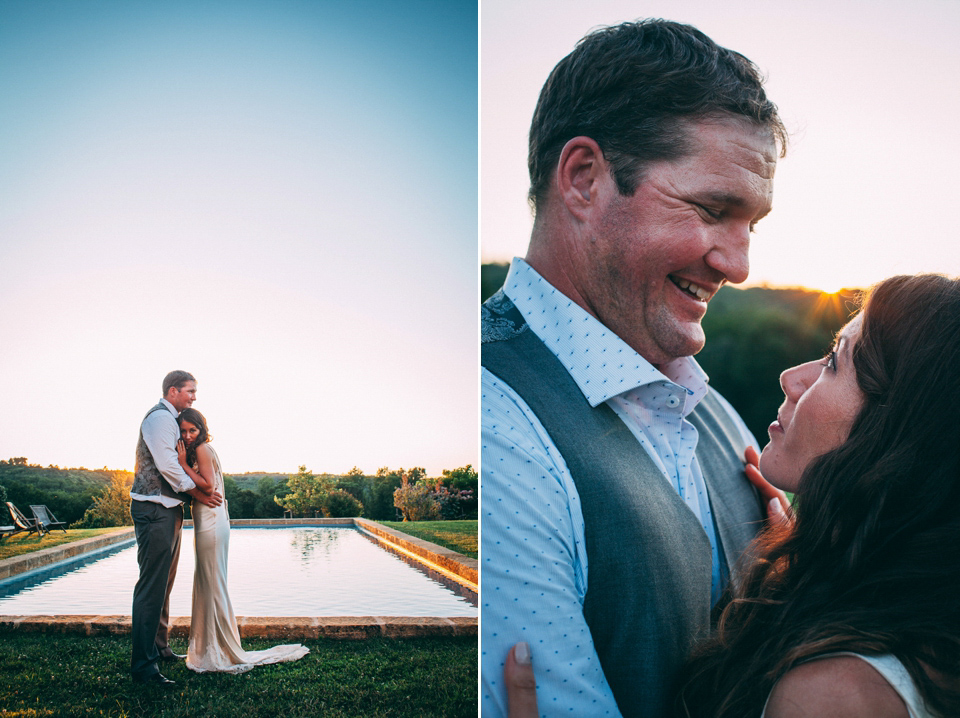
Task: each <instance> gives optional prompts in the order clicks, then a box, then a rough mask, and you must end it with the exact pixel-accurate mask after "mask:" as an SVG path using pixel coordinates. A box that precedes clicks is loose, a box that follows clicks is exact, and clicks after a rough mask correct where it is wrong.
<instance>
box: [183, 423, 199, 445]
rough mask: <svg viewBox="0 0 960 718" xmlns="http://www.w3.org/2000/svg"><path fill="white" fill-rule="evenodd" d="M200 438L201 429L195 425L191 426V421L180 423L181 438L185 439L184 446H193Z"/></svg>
mask: <svg viewBox="0 0 960 718" xmlns="http://www.w3.org/2000/svg"><path fill="white" fill-rule="evenodd" d="M198 436H200V429H198V428H197V427H196V425H195V424H191V423H190V422H189V421H181V422H180V438H182V439H183V443H184V444H186V445H187V446H190V445H192V444H193V442H195V441H196V440H197V437H198Z"/></svg>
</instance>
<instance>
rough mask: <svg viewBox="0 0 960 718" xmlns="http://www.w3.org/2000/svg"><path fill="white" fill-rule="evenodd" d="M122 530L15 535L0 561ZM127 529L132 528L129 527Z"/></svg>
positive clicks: (3, 546) (1, 545)
mask: <svg viewBox="0 0 960 718" xmlns="http://www.w3.org/2000/svg"><path fill="white" fill-rule="evenodd" d="M122 528H124V527H123V526H114V527H113V528H109V529H67V532H66V533H64V532H63V531H61V530H60V529H54V530H53V531H51V532H50V533H48V534H46V535H45V536H44V537H43V538H40V537H39V536H37V535H36V534H30V535H27V534H25V533H22V534H15V535H14V536H8V537H7V538H5V539H4V540H3V543H0V560H3V559H5V558H13V557H14V556H20V555H21V554H25V553H30V552H31V551H39V550H40V549H43V548H50V547H51V546H59V545H60V544H63V543H70V542H71V541H79V540H80V539H85V538H90V537H91V536H99V535H100V534H108V533H113V532H114V531H119V530H120V529H122ZM129 528H133V527H132V526H130V527H129ZM2 715H3V714H2V713H0V716H2Z"/></svg>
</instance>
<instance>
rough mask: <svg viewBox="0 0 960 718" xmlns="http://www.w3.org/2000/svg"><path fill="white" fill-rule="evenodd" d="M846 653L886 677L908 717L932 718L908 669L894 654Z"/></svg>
mask: <svg viewBox="0 0 960 718" xmlns="http://www.w3.org/2000/svg"><path fill="white" fill-rule="evenodd" d="M846 655H850V656H856V657H857V658H859V659H861V660H863V661H866V662H867V663H869V664H870V665H871V666H873V667H874V668H875V669H876V670H877V673H879V674H880V675H881V676H883V677H884V678H886V679H887V683H889V684H890V685H891V686H893V689H894V690H895V691H896V692H897V693H899V694H900V697H901V698H902V699H903V702H904V703H906V704H907V710H908V711H909V712H910V718H933V714H932V713H930V712H929V711H928V710H927V708H926V705H925V704H924V702H923V697H922V696H921V695H920V691H918V690H917V686H916V684H915V683H914V682H913V678H912V677H911V676H910V673H909V671H907V669H906V668H905V667H904V665H903V664H902V663H901V662H900V660H899V659H898V658H897V657H896V656H894V655H891V654H889V653H888V654H886V655H883V656H863V655H861V654H859V653H848V654H846Z"/></svg>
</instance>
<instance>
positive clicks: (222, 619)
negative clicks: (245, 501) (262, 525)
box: [187, 444, 310, 673]
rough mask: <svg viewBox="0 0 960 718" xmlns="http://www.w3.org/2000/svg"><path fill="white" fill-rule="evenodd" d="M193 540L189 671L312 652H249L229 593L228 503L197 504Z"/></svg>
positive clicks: (217, 483)
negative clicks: (243, 644)
mask: <svg viewBox="0 0 960 718" xmlns="http://www.w3.org/2000/svg"><path fill="white" fill-rule="evenodd" d="M207 448H209V449H210V452H211V453H212V454H213V468H214V489H215V490H216V491H219V492H220V493H221V494H223V474H222V473H221V470H220V459H219V458H218V457H217V452H215V451H214V450H213V447H211V446H210V445H209V444H207ZM192 511H193V536H194V539H193V540H194V547H195V549H196V569H195V571H194V574H193V613H192V615H191V618H190V647H189V648H188V649H187V668H189V669H190V670H192V671H196V672H197V673H207V672H210V671H220V672H224V673H244V672H246V671H249V670H250V669H251V668H253V667H254V666H256V665H263V664H265V663H280V662H282V661H295V660H297V659H298V658H303V657H304V656H305V655H307V654H308V653H309V652H310V649H309V648H306V647H305V646H302V645H300V644H299V643H295V644H289V645H284V646H274V647H273V648H269V649H267V650H265V651H245V650H243V648H241V647H240V632H239V631H238V630H237V619H236V617H235V616H234V615H233V606H232V605H231V604H230V594H229V593H228V592H227V554H228V551H229V547H230V516H229V515H228V514H227V503H226V501H224V502H223V504H221V505H220V506H218V507H217V508H215V509H211V508H210V507H209V506H206V505H204V504H202V503H200V502H199V501H194V503H193V509H192Z"/></svg>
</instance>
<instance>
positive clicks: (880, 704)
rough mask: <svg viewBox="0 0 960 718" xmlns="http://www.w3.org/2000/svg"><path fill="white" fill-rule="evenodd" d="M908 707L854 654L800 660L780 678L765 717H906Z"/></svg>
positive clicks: (884, 680)
mask: <svg viewBox="0 0 960 718" xmlns="http://www.w3.org/2000/svg"><path fill="white" fill-rule="evenodd" d="M909 715H910V714H909V712H908V711H907V706H906V704H905V703H904V702H903V699H902V698H901V697H900V694H899V693H897V692H896V690H894V688H893V686H891V685H890V683H889V682H888V681H887V679H886V678H884V677H883V676H882V675H880V673H879V672H877V669H875V668H874V667H873V666H871V665H870V664H869V663H867V662H866V661H864V660H861V659H860V658H857V657H856V656H829V657H827V658H820V659H818V660H815V661H809V662H808V663H803V664H801V665H799V666H797V667H795V668H792V669H791V670H789V671H787V673H786V675H784V676H783V678H781V679H780V682H779V683H777V685H776V686H775V687H774V689H773V692H772V693H771V694H770V701H769V702H768V703H767V711H766V718H860V717H861V716H862V717H863V718H909Z"/></svg>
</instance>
